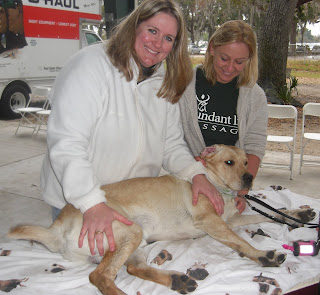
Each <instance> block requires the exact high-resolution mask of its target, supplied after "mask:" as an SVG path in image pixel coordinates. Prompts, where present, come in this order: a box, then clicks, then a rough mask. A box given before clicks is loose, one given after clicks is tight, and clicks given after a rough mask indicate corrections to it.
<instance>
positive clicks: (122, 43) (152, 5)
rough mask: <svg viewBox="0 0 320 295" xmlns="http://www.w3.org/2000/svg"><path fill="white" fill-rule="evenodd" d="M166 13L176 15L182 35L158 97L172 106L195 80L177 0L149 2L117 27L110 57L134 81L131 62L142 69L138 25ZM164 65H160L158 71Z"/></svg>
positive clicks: (179, 34) (182, 18)
mask: <svg viewBox="0 0 320 295" xmlns="http://www.w3.org/2000/svg"><path fill="white" fill-rule="evenodd" d="M160 12H164V13H168V14H171V15H173V16H174V17H175V18H176V20H177V23H178V33H177V36H176V38H175V42H174V45H173V48H172V50H171V52H170V53H169V54H168V56H167V58H166V73H165V78H164V80H163V83H162V85H161V88H160V89H159V91H158V93H157V96H158V97H162V98H165V99H166V100H167V101H169V102H171V103H176V102H178V100H179V99H180V97H181V95H182V94H183V92H184V90H185V89H186V87H187V85H188V84H189V82H190V81H191V79H192V65H191V61H190V58H189V55H188V51H187V29H186V24H185V21H184V16H183V14H182V12H181V10H180V7H179V5H178V4H177V3H176V2H175V1H174V0H145V1H144V2H143V3H142V4H140V5H139V6H138V7H137V8H136V9H135V10H134V11H133V12H132V13H131V14H130V15H129V16H128V17H126V18H125V19H124V20H123V21H122V22H121V23H120V24H119V25H118V26H116V28H115V30H114V32H113V34H112V36H111V38H110V40H109V41H108V42H107V54H108V56H109V58H110V60H111V62H112V64H113V65H114V66H115V67H116V68H118V69H119V71H120V72H121V73H123V75H124V76H125V77H126V79H127V81H131V80H132V79H133V70H132V68H131V65H130V60H131V58H133V59H134V60H135V62H136V63H137V65H138V67H139V69H140V77H141V75H142V68H141V65H140V64H139V60H138V56H137V54H136V51H135V48H134V45H135V40H136V29H137V26H138V25H139V24H140V23H141V22H143V21H146V20H148V19H149V18H151V17H153V16H155V15H156V14H158V13H160ZM159 66H160V64H158V65H156V67H155V68H156V69H157V68H158V67H159Z"/></svg>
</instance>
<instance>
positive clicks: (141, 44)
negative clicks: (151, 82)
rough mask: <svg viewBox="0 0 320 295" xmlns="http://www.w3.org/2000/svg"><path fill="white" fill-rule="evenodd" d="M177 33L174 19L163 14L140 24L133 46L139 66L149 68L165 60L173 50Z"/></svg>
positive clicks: (176, 24)
mask: <svg viewBox="0 0 320 295" xmlns="http://www.w3.org/2000/svg"><path fill="white" fill-rule="evenodd" d="M177 32H178V22H177V20H176V18H175V17H174V16H173V15H171V14H168V13H164V12H160V13H158V14H156V15H155V16H153V17H151V18H149V19H147V20H146V21H143V22H142V23H140V24H139V25H138V27H137V30H136V41H135V44H134V49H135V50H136V53H137V56H138V58H139V62H140V64H141V65H142V66H144V67H147V68H149V67H151V66H153V65H155V64H157V63H159V62H161V61H163V60H164V59H166V58H167V56H168V54H169V53H170V52H171V50H172V48H173V45H174V42H175V38H176V36H177Z"/></svg>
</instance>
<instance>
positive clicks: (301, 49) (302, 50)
mask: <svg viewBox="0 0 320 295" xmlns="http://www.w3.org/2000/svg"><path fill="white" fill-rule="evenodd" d="M305 52H306V47H305V46H303V45H297V47H296V53H305Z"/></svg>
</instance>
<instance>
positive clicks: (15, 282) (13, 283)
mask: <svg viewBox="0 0 320 295" xmlns="http://www.w3.org/2000/svg"><path fill="white" fill-rule="evenodd" d="M27 280H29V278H24V279H21V280H19V279H11V280H5V281H1V280H0V291H3V292H6V293H9V292H11V291H12V290H13V289H15V288H17V287H18V286H20V287H25V286H24V285H22V282H26V281H27Z"/></svg>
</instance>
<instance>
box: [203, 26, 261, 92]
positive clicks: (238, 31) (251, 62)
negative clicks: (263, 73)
mask: <svg viewBox="0 0 320 295" xmlns="http://www.w3.org/2000/svg"><path fill="white" fill-rule="evenodd" d="M234 42H242V43H244V44H246V45H247V46H248V48H249V59H248V60H247V62H246V66H245V68H244V71H242V72H241V73H240V75H239V79H238V87H240V86H249V87H252V86H253V85H254V84H255V83H256V82H257V79H258V54H257V39H256V35H255V33H254V32H253V30H252V28H251V26H250V25H249V24H247V23H245V22H244V21H241V20H232V21H228V22H226V23H224V24H223V25H222V26H221V27H220V28H218V29H217V30H216V31H215V32H214V33H213V35H212V36H211V38H210V40H209V44H208V49H207V52H206V55H205V59H204V63H203V69H204V72H205V75H206V78H207V80H208V81H209V82H211V83H212V84H215V83H216V81H217V78H216V73H215V71H214V69H213V56H212V55H211V53H210V48H212V49H215V48H217V47H218V46H222V45H227V44H230V43H234Z"/></svg>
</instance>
